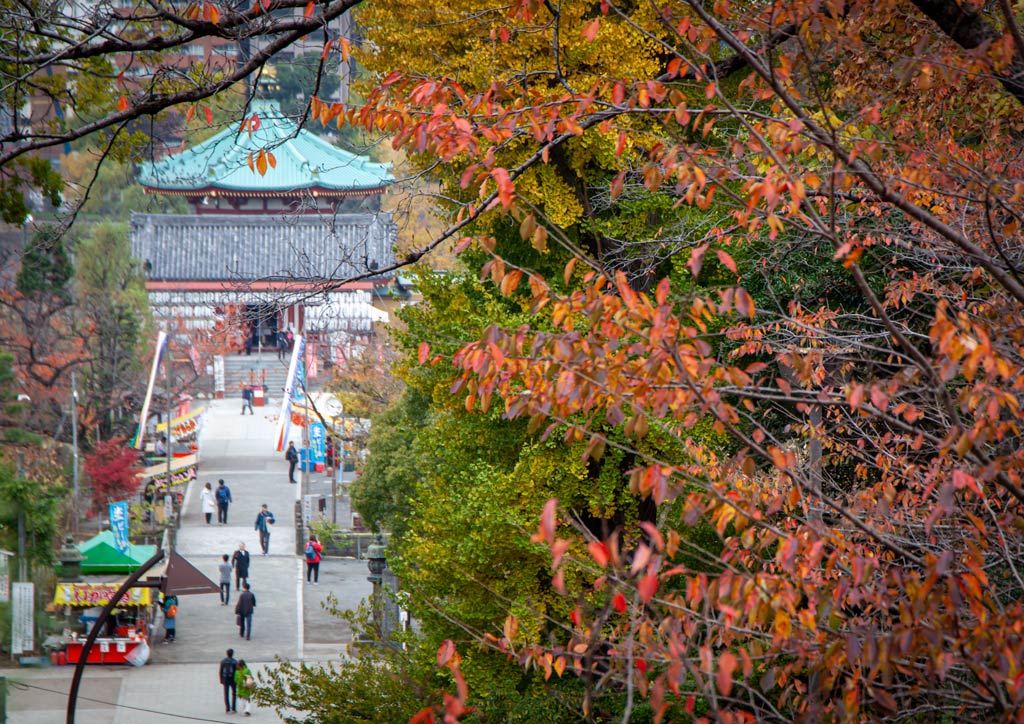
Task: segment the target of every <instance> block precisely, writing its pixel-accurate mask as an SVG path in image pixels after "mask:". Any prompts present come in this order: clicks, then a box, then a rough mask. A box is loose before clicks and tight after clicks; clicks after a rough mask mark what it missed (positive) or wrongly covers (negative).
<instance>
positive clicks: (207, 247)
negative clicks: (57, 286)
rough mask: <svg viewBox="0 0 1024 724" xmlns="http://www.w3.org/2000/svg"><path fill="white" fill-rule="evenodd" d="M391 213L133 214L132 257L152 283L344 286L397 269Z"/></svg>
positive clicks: (394, 231)
mask: <svg viewBox="0 0 1024 724" xmlns="http://www.w3.org/2000/svg"><path fill="white" fill-rule="evenodd" d="M395 235H396V229H395V225H394V223H393V222H392V220H391V215H390V214H388V213H377V214H337V215H335V216H329V215H307V214H303V215H295V216H275V215H261V216H250V215H244V214H238V215H227V214H202V215H185V214H182V215H178V214H135V213H133V214H132V219H131V246H132V256H134V257H135V258H136V259H139V260H140V261H141V262H142V263H143V264H144V265H145V266H146V268H147V270H148V272H147V276H148V277H149V278H150V279H154V280H157V279H162V280H178V281H206V280H227V281H253V280H257V279H264V280H267V279H300V280H307V281H323V280H342V279H345V278H349V277H353V276H356V275H360V274H366V272H367V271H368V270H369V271H373V270H376V269H383V268H385V267H387V266H390V265H391V264H393V263H394V259H395V257H394V251H393V248H394V241H395Z"/></svg>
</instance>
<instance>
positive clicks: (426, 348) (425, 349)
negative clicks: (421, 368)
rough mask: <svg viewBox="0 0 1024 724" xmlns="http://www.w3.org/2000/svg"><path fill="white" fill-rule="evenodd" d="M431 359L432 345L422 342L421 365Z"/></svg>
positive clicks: (420, 350) (420, 348)
mask: <svg viewBox="0 0 1024 724" xmlns="http://www.w3.org/2000/svg"><path fill="white" fill-rule="evenodd" d="M429 358H430V343H429V342H420V347H419V360H420V364H424V363H426V361H427V360H428V359H429Z"/></svg>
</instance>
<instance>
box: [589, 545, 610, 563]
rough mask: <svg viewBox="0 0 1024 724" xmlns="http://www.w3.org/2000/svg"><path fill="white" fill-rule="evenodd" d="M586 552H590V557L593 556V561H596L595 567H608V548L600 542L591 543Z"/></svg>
mask: <svg viewBox="0 0 1024 724" xmlns="http://www.w3.org/2000/svg"><path fill="white" fill-rule="evenodd" d="M587 550H588V551H590V555H591V556H593V558H594V560H595V561H597V565H599V566H601V567H602V568H604V567H605V566H607V565H608V558H609V556H608V546H606V545H605V544H604V543H603V542H601V541H597V540H595V541H591V542H590V543H589V544H588V545H587Z"/></svg>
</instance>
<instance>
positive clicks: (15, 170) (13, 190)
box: [0, 156, 64, 226]
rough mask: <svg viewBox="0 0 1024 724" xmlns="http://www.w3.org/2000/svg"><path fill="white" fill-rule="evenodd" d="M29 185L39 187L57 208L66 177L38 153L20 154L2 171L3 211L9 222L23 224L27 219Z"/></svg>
mask: <svg viewBox="0 0 1024 724" xmlns="http://www.w3.org/2000/svg"><path fill="white" fill-rule="evenodd" d="M27 186H34V187H35V188H36V189H38V190H39V192H40V193H41V194H42V195H43V197H44V198H45V199H46V200H47V201H48V202H49V203H50V205H51V206H53V207H54V208H56V207H58V206H60V204H61V192H63V190H64V179H63V178H61V175H60V174H59V173H57V172H56V171H55V170H54V169H53V166H51V165H50V162H49V161H47V160H46V159H44V158H39V157H36V156H33V157H30V158H19V159H16V160H14V161H12V162H11V163H10V165H9V166H8V168H6V169H4V170H3V172H2V173H0V215H2V217H3V220H4V221H5V222H6V223H8V224H15V225H16V226H20V225H21V224H24V223H25V220H26V219H28V216H29V208H28V204H27V203H26V202H25V190H26V187H27Z"/></svg>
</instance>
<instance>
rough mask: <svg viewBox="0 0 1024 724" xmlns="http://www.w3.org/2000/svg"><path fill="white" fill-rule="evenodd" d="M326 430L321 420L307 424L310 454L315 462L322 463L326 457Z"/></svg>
mask: <svg viewBox="0 0 1024 724" xmlns="http://www.w3.org/2000/svg"><path fill="white" fill-rule="evenodd" d="M326 442H327V431H326V430H325V429H324V425H323V423H322V422H314V423H312V424H311V425H310V426H309V448H310V456H311V457H312V459H313V462H314V463H316V464H323V462H324V460H325V459H326V455H327V451H326V447H325V446H326Z"/></svg>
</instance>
